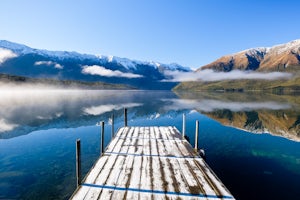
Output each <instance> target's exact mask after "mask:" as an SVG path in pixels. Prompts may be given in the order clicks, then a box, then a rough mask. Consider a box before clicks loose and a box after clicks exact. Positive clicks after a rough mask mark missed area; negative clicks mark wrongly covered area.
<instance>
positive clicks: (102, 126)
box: [100, 121, 104, 155]
mask: <svg viewBox="0 0 300 200" xmlns="http://www.w3.org/2000/svg"><path fill="white" fill-rule="evenodd" d="M100 124H101V141H100V155H102V154H103V152H104V121H101V122H100Z"/></svg>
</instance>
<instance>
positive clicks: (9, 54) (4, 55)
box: [0, 48, 18, 64]
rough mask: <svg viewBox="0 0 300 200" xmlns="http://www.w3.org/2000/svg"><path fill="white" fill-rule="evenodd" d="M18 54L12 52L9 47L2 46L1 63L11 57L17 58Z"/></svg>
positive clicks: (0, 51) (0, 50)
mask: <svg viewBox="0 0 300 200" xmlns="http://www.w3.org/2000/svg"><path fill="white" fill-rule="evenodd" d="M17 56H18V55H17V54H15V53H14V52H12V51H11V50H9V49H3V48H0V64H2V63H4V62H5V61H6V60H8V59H10V58H15V57H17Z"/></svg>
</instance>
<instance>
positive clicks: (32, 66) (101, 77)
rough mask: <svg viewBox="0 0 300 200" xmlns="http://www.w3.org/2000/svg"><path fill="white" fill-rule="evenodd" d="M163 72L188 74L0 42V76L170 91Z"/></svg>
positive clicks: (175, 68) (169, 67) (166, 67)
mask: <svg viewBox="0 0 300 200" xmlns="http://www.w3.org/2000/svg"><path fill="white" fill-rule="evenodd" d="M165 71H183V72H189V71H191V69H190V68H188V67H184V66H181V65H179V64H176V63H171V64H163V63H160V62H154V61H149V62H148V61H138V60H130V59H128V58H120V57H117V56H103V55H92V54H81V53H77V52H70V51H48V50H44V49H42V50H41V49H34V48H31V47H28V46H26V45H22V44H17V43H13V42H10V41H6V40H0V73H4V74H10V75H16V76H25V77H29V78H50V79H58V80H77V81H85V82H105V83H113V84H126V85H130V86H131V87H134V88H139V89H160V90H163V89H168V90H169V89H171V88H172V87H174V86H175V85H176V83H166V82H161V81H162V80H165V79H168V76H166V75H165V73H164V72H165Z"/></svg>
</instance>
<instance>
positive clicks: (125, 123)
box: [124, 108, 127, 127]
mask: <svg viewBox="0 0 300 200" xmlns="http://www.w3.org/2000/svg"><path fill="white" fill-rule="evenodd" d="M124 126H125V127H126V126H127V108H124Z"/></svg>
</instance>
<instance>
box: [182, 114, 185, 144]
mask: <svg viewBox="0 0 300 200" xmlns="http://www.w3.org/2000/svg"><path fill="white" fill-rule="evenodd" d="M184 136H185V114H184V113H183V114H182V139H184Z"/></svg>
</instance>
